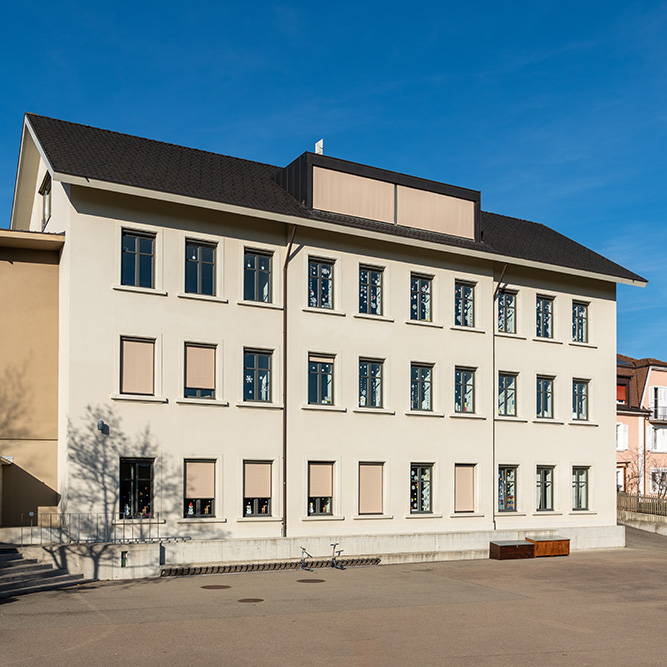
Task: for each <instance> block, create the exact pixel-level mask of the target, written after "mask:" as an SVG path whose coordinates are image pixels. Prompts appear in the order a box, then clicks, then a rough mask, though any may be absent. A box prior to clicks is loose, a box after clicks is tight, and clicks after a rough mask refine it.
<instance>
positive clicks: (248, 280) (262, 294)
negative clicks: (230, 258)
mask: <svg viewBox="0 0 667 667" xmlns="http://www.w3.org/2000/svg"><path fill="white" fill-rule="evenodd" d="M272 264H273V255H272V254H271V253H269V252H260V251H258V250H246V251H245V253H244V255H243V298H244V299H245V300H246V301H260V302H261V303H271V268H272Z"/></svg>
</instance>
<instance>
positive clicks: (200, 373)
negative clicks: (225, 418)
mask: <svg viewBox="0 0 667 667" xmlns="http://www.w3.org/2000/svg"><path fill="white" fill-rule="evenodd" d="M184 395H185V397H186V398H215V347H213V346H211V345H195V344H194V343H186V344H185V389H184Z"/></svg>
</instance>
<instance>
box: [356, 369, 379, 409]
mask: <svg viewBox="0 0 667 667" xmlns="http://www.w3.org/2000/svg"><path fill="white" fill-rule="evenodd" d="M382 367H383V363H382V361H371V360H370V359H359V407H360V408H381V407H382Z"/></svg>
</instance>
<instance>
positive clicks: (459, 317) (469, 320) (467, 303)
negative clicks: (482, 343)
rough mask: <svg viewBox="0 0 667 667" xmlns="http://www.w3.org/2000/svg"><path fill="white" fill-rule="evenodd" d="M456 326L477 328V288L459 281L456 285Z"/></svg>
mask: <svg viewBox="0 0 667 667" xmlns="http://www.w3.org/2000/svg"><path fill="white" fill-rule="evenodd" d="M454 324H455V325H456V326H459V327H474V326H475V286H474V285H471V284H469V283H463V282H459V281H458V280H457V281H456V282H455V283H454Z"/></svg>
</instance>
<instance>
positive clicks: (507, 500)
mask: <svg viewBox="0 0 667 667" xmlns="http://www.w3.org/2000/svg"><path fill="white" fill-rule="evenodd" d="M516 473H517V469H516V466H500V467H499V468H498V511H499V512H516V481H517V474H516Z"/></svg>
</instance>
